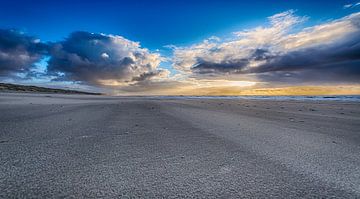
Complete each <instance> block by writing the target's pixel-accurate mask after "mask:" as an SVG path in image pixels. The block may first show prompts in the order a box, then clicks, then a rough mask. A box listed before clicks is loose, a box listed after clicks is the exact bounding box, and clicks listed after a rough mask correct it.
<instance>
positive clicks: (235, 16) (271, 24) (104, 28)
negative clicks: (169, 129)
mask: <svg viewBox="0 0 360 199" xmlns="http://www.w3.org/2000/svg"><path fill="white" fill-rule="evenodd" d="M0 3H1V6H0V19H1V20H0V53H2V54H0V55H1V56H2V57H1V56H0V78H1V79H4V78H5V79H7V80H9V79H12V81H15V82H25V81H26V82H30V83H38V84H43V83H44V82H46V81H48V83H49V84H50V83H51V84H53V85H54V84H55V83H56V84H57V85H69V84H74V85H80V86H95V87H106V86H110V87H111V88H116V89H120V90H122V91H124V90H125V91H126V92H132V91H133V90H135V91H138V90H140V91H142V90H146V89H150V90H151V89H155V90H156V89H159V88H161V89H165V90H166V89H170V88H168V86H169V85H173V87H174V88H175V87H179V85H181V86H182V88H183V87H186V86H188V85H192V86H194V85H199V84H200V85H209V84H211V85H212V84H218V83H219V82H218V81H219V80H223V83H224V82H225V83H229V81H236V82H235V83H234V82H230V83H229V84H230V85H241V84H242V83H243V85H257V86H258V87H261V86H263V87H264V86H265V87H273V86H278V85H307V84H311V85H314V84H315V85H316V84H318V85H320V84H321V85H322V84H325V83H326V84H327V83H334V82H335V83H337V84H338V83H344V84H345V83H356V84H357V83H359V80H357V79H359V78H358V77H359V76H360V71H359V69H358V67H356V66H357V65H358V64H359V63H360V62H359V57H358V53H356V52H358V51H357V50H358V49H357V43H358V42H359V41H360V38H359V34H358V33H360V27H359V26H358V25H356V24H358V23H359V22H358V21H359V20H360V14H359V11H360V3H359V1H357V0H354V1H352V0H338V1H321V0H319V1H305V0H294V1H279V0H277V1H276V0H272V1H271V0H261V1H254V0H252V1H232V0H228V1H211V0H197V1H196V0H183V1H158V0H156V1H145V0H144V1H141V0H138V1H75V0H71V1H70V0H63V1H48V0H46V1H45V0H32V1H30V0H28V1H19V0H12V1H3V0H1V2H0ZM342 27H343V28H342ZM213 36H216V37H217V38H215V39H210V40H209V38H211V37H213ZM39 39H40V40H39ZM39 41H40V42H39ZM137 42H139V43H140V46H139V45H138V43H137ZM169 45H171V46H173V47H172V48H169V47H166V46H169ZM354 46H355V47H354ZM19 49H20V50H19ZM338 49H341V51H340V50H339V51H337V50H338ZM310 51H311V52H312V54H307V52H310ZM334 51H335V52H336V53H337V54H334V53H333V52H334ZM334 57H337V58H336V59H333V58H334ZM300 58H301V59H302V60H300ZM304 60H305V61H304ZM39 68H41V69H42V70H39ZM41 73H42V74H41ZM324 74H325V75H324ZM335 74H341V75H335ZM14 75H15V76H14ZM321 75H322V77H321ZM14 77H21V78H22V80H21V78H20V79H19V78H15V79H14ZM320 77H321V78H320ZM319 79H320V80H321V81H319ZM209 82H213V83H209ZM249 82H251V83H249ZM164 85H165V86H164ZM173 87H172V88H173Z"/></svg>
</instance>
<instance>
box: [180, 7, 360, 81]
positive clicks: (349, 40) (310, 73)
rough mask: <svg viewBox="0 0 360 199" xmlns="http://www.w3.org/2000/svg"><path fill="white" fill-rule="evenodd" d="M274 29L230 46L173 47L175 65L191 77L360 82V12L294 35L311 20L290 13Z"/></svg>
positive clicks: (244, 35)
mask: <svg viewBox="0 0 360 199" xmlns="http://www.w3.org/2000/svg"><path fill="white" fill-rule="evenodd" d="M268 19H269V26H265V27H263V26H261V27H256V28H254V29H250V30H245V31H240V32H235V37H234V38H230V39H229V38H226V39H225V41H221V40H220V41H215V40H205V41H203V42H201V43H198V44H194V45H192V46H189V47H173V49H174V57H173V66H174V68H176V69H178V70H179V71H181V72H183V73H185V74H188V75H189V76H191V77H197V78H202V77H203V76H221V75H223V76H224V75H229V74H238V75H239V78H249V77H252V78H253V79H254V78H255V79H257V80H258V81H284V82H289V83H291V81H294V82H296V81H298V82H301V81H310V82H311V81H326V82H332V81H344V82H346V81H351V82H354V81H355V82H359V81H360V70H359V67H358V66H359V60H360V13H354V14H351V15H349V16H346V17H344V18H341V19H338V20H333V21H331V22H328V23H324V24H320V25H317V26H312V27H308V28H304V29H302V30H301V31H298V32H294V26H295V25H297V24H300V23H302V22H303V21H304V20H306V19H307V18H306V17H298V16H295V15H294V11H292V10H290V11H286V12H283V13H279V14H276V15H274V16H271V17H269V18H268Z"/></svg>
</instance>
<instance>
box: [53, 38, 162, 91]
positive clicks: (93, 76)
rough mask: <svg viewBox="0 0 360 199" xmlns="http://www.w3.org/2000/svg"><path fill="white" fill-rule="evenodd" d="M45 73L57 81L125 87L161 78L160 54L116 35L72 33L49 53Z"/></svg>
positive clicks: (56, 44)
mask: <svg viewBox="0 0 360 199" xmlns="http://www.w3.org/2000/svg"><path fill="white" fill-rule="evenodd" d="M50 56H51V58H50V60H49V65H48V71H49V73H50V74H52V75H57V76H58V79H60V80H70V81H79V82H84V83H88V84H93V85H126V84H130V83H133V82H137V81H145V80H149V79H152V78H157V77H159V76H160V77H162V76H164V74H165V73H166V71H164V70H159V68H158V66H159V64H160V62H161V60H162V58H161V56H160V54H158V53H151V52H150V51H149V50H148V49H146V48H141V46H140V44H139V43H138V42H133V41H130V40H128V39H125V38H124V37H121V36H116V35H105V34H94V33H88V32H74V33H72V34H71V35H70V36H69V37H68V38H67V39H65V40H64V41H62V42H58V43H54V44H53V45H52V48H51V51H50Z"/></svg>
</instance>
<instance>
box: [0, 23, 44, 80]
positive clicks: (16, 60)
mask: <svg viewBox="0 0 360 199" xmlns="http://www.w3.org/2000/svg"><path fill="white" fill-rule="evenodd" d="M46 52H47V45H46V44H44V43H41V42H40V40H39V39H38V38H36V37H33V36H28V35H26V34H25V33H22V32H20V31H17V30H5V29H0V76H11V75H14V74H15V73H25V72H28V71H29V70H30V68H31V67H33V65H34V63H36V62H38V61H40V59H41V58H42V57H43V56H44V55H45V54H46Z"/></svg>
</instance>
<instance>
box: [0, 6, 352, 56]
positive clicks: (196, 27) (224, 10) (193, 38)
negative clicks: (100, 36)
mask: <svg viewBox="0 0 360 199" xmlns="http://www.w3.org/2000/svg"><path fill="white" fill-rule="evenodd" d="M353 2H355V1H342V0H337V1H328V0H327V1H321V0H319V1H304V0H297V1H279V0H272V1H271V0H262V1H258V0H257V1H238V0H237V1H236V0H235V1H231V0H228V1H211V0H203V1H202V0H197V1H196V0H184V1H145V0H143V1H141V0H140V1H74V0H71V1H69V0H63V1H48V0H43V1H41V0H32V1H30V0H27V1H19V0H11V1H1V7H0V18H1V20H0V27H2V28H16V29H21V30H24V31H26V32H27V33H29V34H31V35H35V36H38V37H39V38H41V39H42V40H44V41H57V40H61V39H63V38H64V37H67V36H68V34H69V33H71V32H73V31H88V32H95V33H106V34H116V35H122V36H124V37H126V38H128V39H130V40H133V41H140V42H141V44H142V45H143V46H146V47H147V48H149V49H160V48H162V47H163V46H164V45H167V44H175V45H186V44H190V43H193V42H198V41H200V40H203V39H205V38H207V37H210V36H212V35H216V36H221V35H223V34H229V33H231V32H233V31H238V30H241V29H243V28H249V27H255V26H257V25H259V24H262V23H263V22H264V19H266V17H268V16H271V15H273V14H276V13H279V12H283V11H286V10H289V9H295V10H297V14H298V15H301V16H304V15H306V16H309V17H311V20H309V21H308V23H314V24H315V23H321V22H324V21H326V20H329V19H333V18H339V17H341V16H344V15H346V14H349V13H350V12H353V10H350V9H343V6H344V5H345V4H348V3H353Z"/></svg>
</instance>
